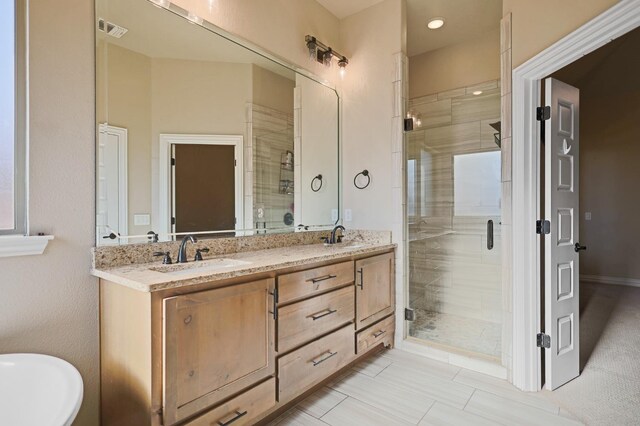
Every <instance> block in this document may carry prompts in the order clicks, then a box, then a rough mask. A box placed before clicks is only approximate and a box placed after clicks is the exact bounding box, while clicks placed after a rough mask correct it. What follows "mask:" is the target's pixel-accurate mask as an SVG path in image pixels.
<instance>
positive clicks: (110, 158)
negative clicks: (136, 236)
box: [96, 123, 129, 246]
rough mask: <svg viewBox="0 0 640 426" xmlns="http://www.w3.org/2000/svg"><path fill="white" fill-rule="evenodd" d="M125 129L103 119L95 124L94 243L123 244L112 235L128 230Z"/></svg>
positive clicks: (121, 240)
mask: <svg viewBox="0 0 640 426" xmlns="http://www.w3.org/2000/svg"><path fill="white" fill-rule="evenodd" d="M127 134H128V132H127V129H124V128H121V127H115V126H110V125H109V124H106V123H102V124H100V126H99V128H98V155H97V163H96V168H97V169H98V170H97V173H96V175H97V182H96V228H97V229H96V239H97V241H96V245H97V246H105V245H119V244H126V240H125V239H122V238H115V237H113V238H112V234H113V235H127V234H128V232H129V227H128V223H129V222H128V217H127V210H128V209H127V203H128V200H127V198H128V195H127V194H128V180H127Z"/></svg>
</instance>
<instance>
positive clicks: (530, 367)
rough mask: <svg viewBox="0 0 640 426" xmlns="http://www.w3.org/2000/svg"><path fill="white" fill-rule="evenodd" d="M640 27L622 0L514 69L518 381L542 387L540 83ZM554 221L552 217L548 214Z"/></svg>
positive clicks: (633, 9)
mask: <svg viewBox="0 0 640 426" xmlns="http://www.w3.org/2000/svg"><path fill="white" fill-rule="evenodd" d="M638 26H640V0H622V1H620V2H619V3H617V4H616V5H614V6H613V7H611V8H610V9H608V10H607V11H605V12H604V13H602V14H601V15H599V16H597V17H596V18H594V19H593V20H591V21H589V22H587V23H586V24H584V25H583V26H582V27H580V28H578V29H577V30H575V31H574V32H572V33H571V34H569V35H567V36H566V37H564V38H562V39H561V40H559V41H558V42H556V43H555V44H553V45H552V46H551V47H549V48H547V49H545V50H544V51H542V52H541V53H539V54H538V55H536V56H535V57H533V58H532V59H530V60H528V61H527V62H525V63H524V64H522V65H520V66H519V67H518V68H516V69H515V70H513V130H512V137H513V145H512V149H513V154H512V155H513V157H512V161H513V176H512V185H513V187H512V190H513V192H512V208H513V236H512V253H511V256H512V259H513V272H512V285H513V295H512V297H513V299H512V303H513V364H512V373H513V376H512V377H513V384H514V385H515V386H516V387H518V388H520V389H522V390H525V391H538V390H540V389H541V388H542V359H541V357H542V354H541V351H540V350H539V348H537V346H536V334H537V333H538V332H539V331H540V329H539V324H541V321H542V315H541V306H542V304H543V303H544V301H543V300H541V298H540V295H541V287H540V286H541V268H540V267H541V266H542V263H541V262H543V261H544V259H542V258H541V256H540V248H541V241H540V238H538V235H537V234H536V233H535V222H536V220H538V219H545V218H541V217H539V211H540V194H541V193H540V190H541V187H540V161H544V158H541V156H540V140H539V125H538V122H537V121H536V117H535V110H536V107H538V106H539V100H540V95H541V92H540V87H541V84H540V81H541V80H542V79H543V78H544V77H547V76H548V75H550V74H552V73H553V72H555V71H557V70H559V69H561V68H563V67H565V66H566V65H568V64H570V63H572V62H575V61H576V60H578V59H580V58H581V57H582V56H584V55H586V54H588V53H590V52H592V51H594V50H596V49H598V48H599V47H601V46H604V45H605V44H607V43H609V42H610V41H612V40H614V39H616V38H618V37H620V36H622V35H624V34H626V33H628V32H629V31H632V30H633V29H635V28H636V27H638ZM546 219H549V218H546Z"/></svg>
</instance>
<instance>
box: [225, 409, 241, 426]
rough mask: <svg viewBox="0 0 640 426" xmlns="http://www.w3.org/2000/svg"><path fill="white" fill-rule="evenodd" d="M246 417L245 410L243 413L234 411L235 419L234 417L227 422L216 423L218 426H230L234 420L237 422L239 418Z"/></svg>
mask: <svg viewBox="0 0 640 426" xmlns="http://www.w3.org/2000/svg"><path fill="white" fill-rule="evenodd" d="M246 415H247V411H246V410H245V411H243V412H240V411H238V410H236V415H235V417H234V418H232V419H231V420H229V421H228V422H221V421H219V422H218V424H219V425H220V426H228V425H230V424H231V423H233V422H235V421H236V420H238V419H239V418H240V417H243V416H246Z"/></svg>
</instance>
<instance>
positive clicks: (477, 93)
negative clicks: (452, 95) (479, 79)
mask: <svg viewBox="0 0 640 426" xmlns="http://www.w3.org/2000/svg"><path fill="white" fill-rule="evenodd" d="M473 94H474V95H475V96H478V95H482V90H476V91H475V92H473Z"/></svg>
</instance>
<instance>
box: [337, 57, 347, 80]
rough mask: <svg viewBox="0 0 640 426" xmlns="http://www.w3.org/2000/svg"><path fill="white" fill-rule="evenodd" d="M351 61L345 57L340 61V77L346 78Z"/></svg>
mask: <svg viewBox="0 0 640 426" xmlns="http://www.w3.org/2000/svg"><path fill="white" fill-rule="evenodd" d="M348 63H349V61H348V60H347V58H345V57H344V56H343V57H342V58H341V59H340V60H339V61H338V66H339V67H340V77H341V78H344V76H345V74H346V73H347V64H348Z"/></svg>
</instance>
